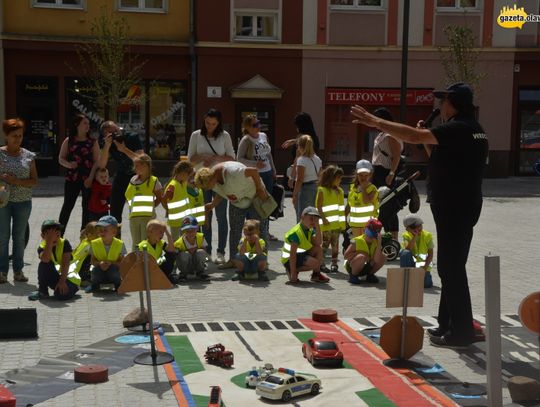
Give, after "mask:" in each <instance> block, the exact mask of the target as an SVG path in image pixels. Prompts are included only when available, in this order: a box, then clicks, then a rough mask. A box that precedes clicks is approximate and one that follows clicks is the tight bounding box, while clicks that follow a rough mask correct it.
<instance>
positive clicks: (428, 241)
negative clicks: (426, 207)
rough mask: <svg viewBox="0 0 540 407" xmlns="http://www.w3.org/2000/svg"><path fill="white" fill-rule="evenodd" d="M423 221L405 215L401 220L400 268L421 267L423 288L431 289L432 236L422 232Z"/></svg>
mask: <svg viewBox="0 0 540 407" xmlns="http://www.w3.org/2000/svg"><path fill="white" fill-rule="evenodd" d="M423 224H424V221H423V220H422V218H421V217H420V216H418V215H407V216H405V219H403V226H404V227H405V229H406V230H405V232H404V233H403V235H402V239H403V240H402V242H401V252H400V253H399V265H400V267H421V268H423V269H424V270H425V271H426V273H425V274H424V288H431V287H433V279H432V278H431V262H432V260H433V247H434V246H435V245H434V244H433V235H432V234H431V233H430V232H428V231H427V230H424V228H423V226H422V225H423Z"/></svg>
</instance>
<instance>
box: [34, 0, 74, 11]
mask: <svg viewBox="0 0 540 407" xmlns="http://www.w3.org/2000/svg"><path fill="white" fill-rule="evenodd" d="M32 5H33V6H34V7H55V8H71V9H82V8H84V0H32Z"/></svg>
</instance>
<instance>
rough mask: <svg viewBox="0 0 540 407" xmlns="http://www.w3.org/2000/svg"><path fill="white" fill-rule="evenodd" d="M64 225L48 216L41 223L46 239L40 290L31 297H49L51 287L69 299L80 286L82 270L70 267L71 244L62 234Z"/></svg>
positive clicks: (40, 251) (41, 251)
mask: <svg viewBox="0 0 540 407" xmlns="http://www.w3.org/2000/svg"><path fill="white" fill-rule="evenodd" d="M62 229H63V226H62V225H61V224H60V223H58V222H57V221H55V220H46V221H45V222H43V224H42V225H41V238H42V241H41V243H40V245H39V248H38V255H39V260H40V261H39V265H38V291H35V292H33V293H31V294H30V295H29V296H28V299H29V300H31V301H36V300H40V299H44V298H48V297H49V288H50V289H52V290H54V297H55V298H56V299H58V300H69V299H71V298H73V296H74V295H75V293H76V292H77V291H78V290H79V286H80V284H81V279H80V278H79V274H78V273H76V272H71V271H70V270H69V263H70V261H71V253H72V249H71V244H70V243H69V241H68V240H67V239H63V238H62V237H61V233H62Z"/></svg>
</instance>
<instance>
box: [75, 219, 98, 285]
mask: <svg viewBox="0 0 540 407" xmlns="http://www.w3.org/2000/svg"><path fill="white" fill-rule="evenodd" d="M96 225H97V222H95V221H92V222H88V223H87V225H86V226H85V228H84V229H83V230H82V231H81V241H80V243H79V245H78V246H77V247H76V248H75V250H73V260H72V263H73V262H76V263H77V265H76V269H77V270H78V271H79V276H80V277H81V286H83V287H86V286H87V285H88V284H90V278H91V276H90V258H91V257H92V256H90V242H91V241H92V240H94V239H97V238H98V237H99V235H98V231H97V227H96Z"/></svg>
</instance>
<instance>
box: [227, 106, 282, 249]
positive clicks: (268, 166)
mask: <svg viewBox="0 0 540 407" xmlns="http://www.w3.org/2000/svg"><path fill="white" fill-rule="evenodd" d="M260 128H261V122H260V121H259V120H257V116H255V115H252V114H249V115H247V116H246V117H244V120H243V121H242V133H243V135H244V137H242V140H240V143H239V144H238V152H237V154H236V160H237V161H239V162H241V163H242V164H244V165H245V166H246V167H255V168H257V170H258V171H259V176H260V177H261V179H262V181H263V183H264V186H265V187H266V190H267V191H268V193H270V194H271V193H272V190H273V189H274V181H275V179H276V174H277V173H276V167H275V165H274V159H273V157H272V147H270V144H269V143H268V137H267V135H266V134H265V133H262V132H261V131H260ZM269 239H270V240H275V237H273V236H271V235H269Z"/></svg>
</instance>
